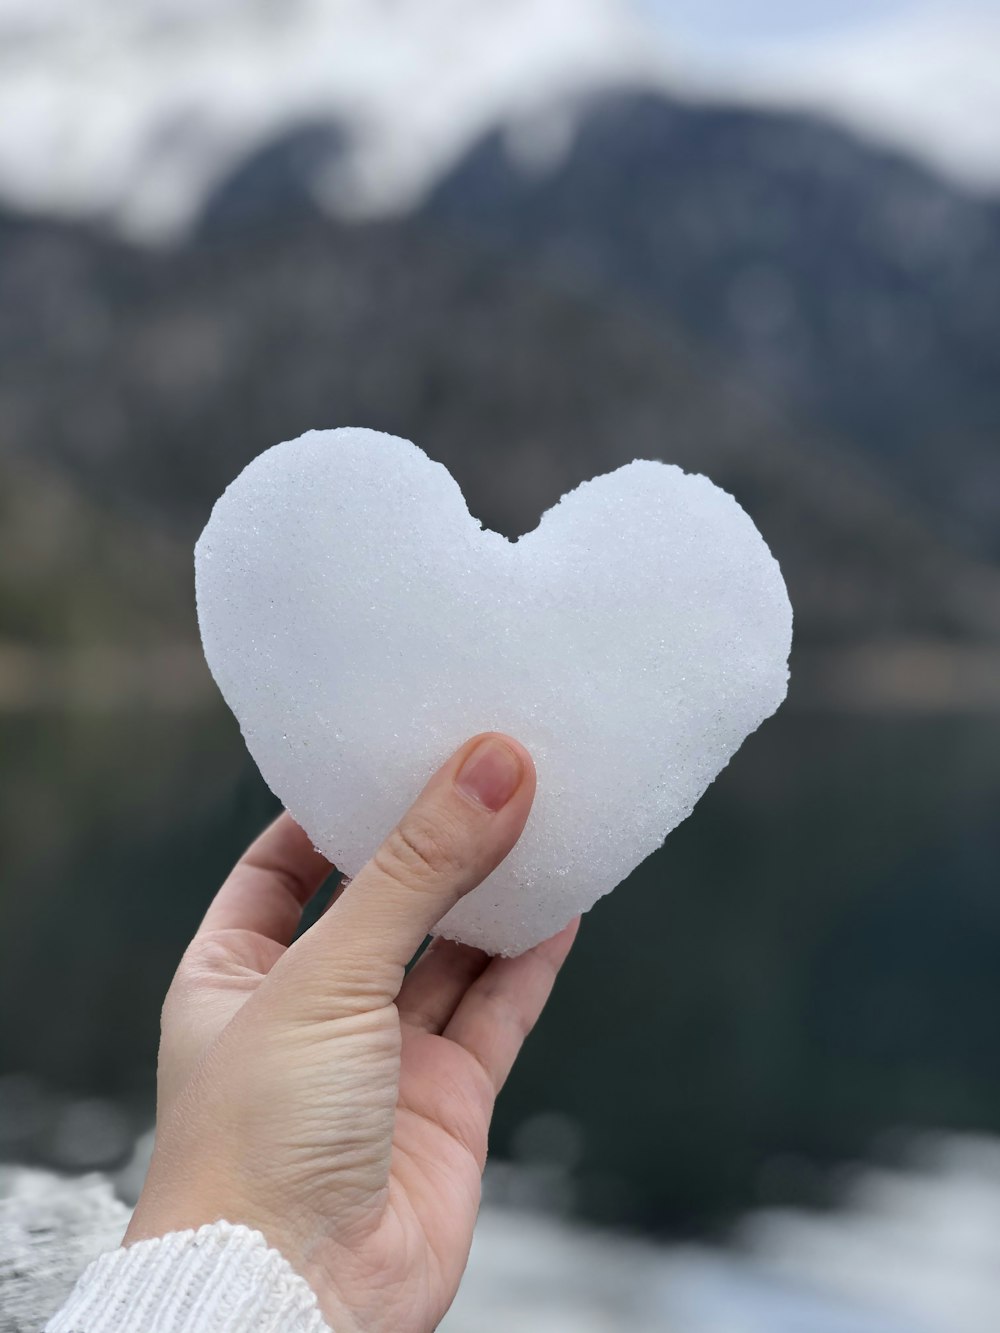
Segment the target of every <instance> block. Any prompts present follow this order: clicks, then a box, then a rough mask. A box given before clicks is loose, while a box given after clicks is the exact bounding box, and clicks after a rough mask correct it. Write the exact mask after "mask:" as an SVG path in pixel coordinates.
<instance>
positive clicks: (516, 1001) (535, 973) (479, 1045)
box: [443, 917, 580, 1092]
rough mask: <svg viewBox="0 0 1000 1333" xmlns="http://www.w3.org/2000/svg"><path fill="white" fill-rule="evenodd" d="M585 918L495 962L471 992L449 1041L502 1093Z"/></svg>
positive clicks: (450, 1029) (449, 1027) (453, 1020)
mask: <svg viewBox="0 0 1000 1333" xmlns="http://www.w3.org/2000/svg"><path fill="white" fill-rule="evenodd" d="M579 925H580V918H579V917H577V918H576V919H575V920H574V921H571V922H570V923H569V925H568V926H566V927H565V929H564V930H561V931H560V932H559V934H558V935H553V936H552V938H551V939H550V940H545V941H544V942H543V943H542V944H536V945H535V947H534V948H533V949H529V950H528V952H527V953H523V954H521V955H520V956H519V957H517V958H494V959H493V960H492V961H491V962H490V964H489V966H488V967H487V968H486V970H485V971H484V972H483V974H482V975H481V976H480V977H479V979H478V980H477V981H474V982H473V984H472V985H471V986H470V987H469V990H468V992H467V993H466V995H465V997H464V998H463V999H462V1000H461V1002H460V1003H459V1005H458V1008H457V1009H456V1010H455V1013H454V1014H453V1016H452V1018H451V1020H450V1021H449V1023H448V1024H447V1026H446V1027H445V1029H444V1033H443V1035H444V1036H445V1037H447V1038H448V1039H449V1041H453V1042H455V1043H456V1044H457V1045H459V1046H461V1047H463V1048H464V1049H465V1050H467V1051H468V1052H469V1054H470V1055H471V1056H473V1057H474V1059H475V1060H476V1061H477V1062H478V1063H479V1064H480V1065H482V1067H483V1068H484V1069H485V1070H486V1073H487V1074H488V1076H489V1078H490V1080H491V1081H492V1083H493V1087H494V1090H495V1091H496V1092H499V1091H500V1089H501V1088H502V1087H503V1085H504V1083H505V1082H506V1081H507V1075H508V1074H509V1073H510V1071H511V1067H512V1066H513V1064H514V1061H515V1060H516V1059H517V1054H518V1052H519V1051H520V1049H521V1047H522V1046H523V1044H524V1039H525V1038H526V1037H527V1035H528V1033H529V1032H530V1031H531V1029H532V1028H533V1027H534V1026H535V1023H536V1022H537V1021H538V1016H539V1014H540V1013H541V1012H542V1010H543V1008H544V1007H545V1001H546V1000H547V999H548V998H549V994H550V993H551V991H552V987H553V985H554V984H555V979H556V977H557V976H558V974H559V969H560V968H561V967H562V965H563V963H564V961H565V959H566V955H567V954H568V953H569V951H570V948H571V946H572V944H573V940H574V939H575V938H576V932H577V929H578V927H579Z"/></svg>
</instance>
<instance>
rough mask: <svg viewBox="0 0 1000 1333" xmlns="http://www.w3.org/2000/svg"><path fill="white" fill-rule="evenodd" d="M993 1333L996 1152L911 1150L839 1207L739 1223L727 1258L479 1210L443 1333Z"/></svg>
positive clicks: (997, 1246) (723, 1252) (868, 1174)
mask: <svg viewBox="0 0 1000 1333" xmlns="http://www.w3.org/2000/svg"><path fill="white" fill-rule="evenodd" d="M511 1328H524V1329H529V1330H532V1333H571V1330H572V1333H612V1330H630V1331H631V1333H647V1330H649V1331H652V1330H658V1333H996V1330H998V1329H1000V1144H998V1143H997V1142H994V1141H991V1140H985V1139H972V1138H963V1139H960V1138H941V1139H934V1140H928V1141H926V1142H925V1143H924V1144H923V1145H922V1147H921V1148H920V1150H919V1151H918V1152H915V1153H914V1159H913V1164H912V1166H911V1167H910V1169H908V1170H906V1171H898V1172H897V1171H893V1172H887V1171H877V1170H873V1169H861V1170H859V1171H858V1172H857V1173H856V1174H855V1175H854V1183H853V1184H852V1185H851V1187H850V1188H849V1189H848V1190H847V1191H846V1193H845V1195H844V1198H843V1201H842V1205H841V1207H840V1208H839V1209H837V1210H835V1211H832V1212H829V1213H824V1214H818V1213H812V1214H809V1213H804V1212H798V1211H776V1210H775V1211H767V1212H760V1213H756V1214H752V1215H750V1216H749V1217H748V1218H747V1219H746V1220H745V1221H744V1222H743V1224H742V1225H741V1226H740V1228H739V1230H738V1232H737V1234H736V1235H735V1236H734V1239H733V1243H732V1245H731V1247H729V1248H728V1249H709V1248H698V1247H693V1246H673V1247H672V1246H654V1245H649V1244H645V1243H643V1242H640V1241H635V1240H627V1239H622V1238H618V1237H613V1236H605V1235H602V1234H600V1233H594V1232H588V1231H585V1230H578V1229H575V1228H573V1227H571V1226H570V1225H569V1224H567V1223H565V1222H561V1221H555V1220H551V1219H544V1218H538V1217H532V1216H530V1215H523V1214H519V1213H517V1212H511V1211H506V1210H502V1209H498V1208H489V1207H488V1208H485V1209H484V1211H483V1214H482V1217H481V1220H480V1225H479V1230H478V1232H477V1235H476V1240H475V1243H474V1245H473V1251H472V1259H471V1262H470V1265H469V1271H468V1274H467V1277H466V1281H465V1284H464V1286H463V1288H462V1291H461V1293H460V1295H459V1297H458V1300H457V1301H456V1303H455V1306H454V1307H453V1309H452V1311H451V1313H450V1315H449V1316H448V1318H447V1319H446V1320H445V1322H444V1324H443V1325H442V1330H443V1333H501V1330H509V1329H511Z"/></svg>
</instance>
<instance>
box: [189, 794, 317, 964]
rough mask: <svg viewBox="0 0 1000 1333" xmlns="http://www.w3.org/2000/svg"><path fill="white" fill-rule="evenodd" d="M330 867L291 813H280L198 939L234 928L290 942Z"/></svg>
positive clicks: (222, 893) (239, 867)
mask: <svg viewBox="0 0 1000 1333" xmlns="http://www.w3.org/2000/svg"><path fill="white" fill-rule="evenodd" d="M331 869H332V866H331V865H330V862H329V861H327V859H326V858H325V857H324V856H321V855H320V854H319V852H317V851H316V850H315V849H314V848H313V845H312V843H311V842H310V841H309V837H308V835H307V834H306V833H304V832H303V830H302V829H301V828H299V826H298V824H296V823H295V821H294V819H292V817H291V815H289V814H288V813H287V812H286V813H284V814H281V815H279V816H278V818H277V819H276V820H275V821H274V823H273V824H271V825H270V827H269V828H266V829H265V830H264V832H263V833H262V834H261V835H260V837H259V838H257V840H256V841H255V842H253V843H252V844H251V845H250V846H249V847H248V848H247V850H246V851H245V852H244V853H243V855H242V856H241V857H240V859H239V861H237V863H236V865H235V866H234V867H233V869H232V871H231V873H230V874H229V876H228V878H227V879H226V882H225V883H224V884H223V886H222V888H221V889H219V891H218V893H217V894H216V895H215V898H214V899H213V900H212V904H211V906H210V907H209V909H208V911H207V912H206V913H205V917H204V920H203V921H202V923H201V925H200V926H199V927H198V934H197V935H196V936H195V938H196V939H197V938H198V936H201V935H205V934H207V933H208V932H209V931H215V930H229V929H234V928H235V929H239V930H252V931H255V932H256V933H257V934H259V935H266V936H267V938H268V939H271V940H274V941H276V942H277V943H278V944H290V943H291V942H292V939H293V938H294V935H295V932H296V930H297V929H298V926H299V922H300V920H301V919H302V910H303V908H304V907H305V906H306V904H307V903H308V902H309V900H310V898H312V896H313V894H315V893H316V891H317V890H318V889H319V888H320V886H321V885H322V883H323V881H324V880H325V879H326V877H327V876H328V875H329V873H330V871H331Z"/></svg>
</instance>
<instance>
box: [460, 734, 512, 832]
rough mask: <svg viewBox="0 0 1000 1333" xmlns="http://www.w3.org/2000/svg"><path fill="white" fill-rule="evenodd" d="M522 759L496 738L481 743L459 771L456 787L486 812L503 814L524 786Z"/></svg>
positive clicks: (491, 737) (489, 738) (488, 738)
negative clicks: (504, 809)
mask: <svg viewBox="0 0 1000 1333" xmlns="http://www.w3.org/2000/svg"><path fill="white" fill-rule="evenodd" d="M523 777H524V765H523V764H522V762H521V758H520V755H517V754H515V753H514V751H513V750H512V749H511V748H510V746H509V745H505V744H504V743H503V741H499V740H497V739H496V738H495V737H493V736H489V737H487V738H486V739H485V740H481V741H480V742H479V744H478V745H477V746H476V748H475V749H474V750H473V751H472V753H471V754H470V755H469V756H468V758H467V759H466V761H465V763H464V764H463V765H462V767H461V768H460V769H459V770H458V774H457V776H456V778H455V786H456V787H457V788H458V790H459V791H460V792H461V793H462V795H463V796H468V797H469V798H470V800H473V801H475V802H476V804H477V805H481V806H482V807H483V808H484V809H485V810H492V811H493V812H494V813H495V812H496V811H497V810H502V809H503V807H504V806H505V805H506V804H507V802H508V801H509V800H510V798H511V797H512V796H513V795H514V793H515V792H516V791H517V789H518V787H519V786H520V785H521V779H522V778H523Z"/></svg>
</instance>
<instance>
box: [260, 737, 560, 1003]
mask: <svg viewBox="0 0 1000 1333" xmlns="http://www.w3.org/2000/svg"><path fill="white" fill-rule="evenodd" d="M534 792H535V769H534V765H533V764H532V762H531V757H530V755H529V754H528V752H527V751H526V750H525V749H524V747H523V746H522V745H519V744H518V742H517V741H514V740H511V739H510V738H509V737H506V736H500V735H498V734H496V733H493V732H488V733H485V734H484V735H481V736H476V737H473V739H472V740H470V741H468V742H467V743H466V744H465V745H463V746H462V747H461V749H460V750H458V751H457V752H456V753H455V754H454V755H452V757H451V758H450V759H449V760H448V761H447V763H446V764H444V766H443V767H442V768H440V769H439V770H438V772H437V773H435V774H434V776H433V777H432V778H431V779H430V781H429V782H428V783H427V785H426V787H424V789H423V791H422V792H421V793H420V795H419V796H418V797H417V799H416V801H415V802H414V804H413V805H412V806H411V808H410V809H409V810H408V811H407V812H406V814H405V815H404V816H403V817H402V819H401V820H400V821H399V823H398V824H397V826H396V828H395V829H394V830H393V831H392V832H391V833H390V834H389V836H388V837H387V838H386V840H385V842H384V843H383V844H382V846H381V847H380V848H379V850H378V851H377V852H376V853H375V855H374V856H373V857H372V859H371V861H369V863H368V864H367V865H366V866H365V867H364V868H363V869H362V870H361V871H359V873H358V875H357V876H356V878H355V879H354V880H352V881H351V883H350V884H349V885H348V886H347V888H346V889H345V891H344V893H343V894H342V895H341V897H340V899H339V901H338V902H337V904H336V905H335V906H334V908H333V909H332V910H331V911H329V912H327V913H326V915H325V916H323V917H322V918H321V919H320V920H319V921H317V923H316V924H315V926H313V928H312V930H310V931H308V932H307V933H306V934H305V935H304V936H303V937H302V938H301V939H299V940H298V941H297V942H296V944H295V945H294V947H293V948H292V949H290V950H289V951H288V953H287V954H286V955H285V957H284V958H283V959H282V960H281V962H280V963H279V964H278V966H277V967H276V968H275V969H274V970H273V971H272V973H271V975H270V978H269V980H270V981H271V983H272V984H271V993H272V995H273V996H274V1002H275V1003H280V1004H281V1005H282V1006H283V1007H284V1009H285V1011H286V1013H287V1015H288V1016H289V1017H291V1018H294V1017H295V1016H298V1017H300V1018H306V1019H323V1018H330V1017H336V1016H340V1015H344V1014H357V1013H361V1012H365V1011H367V1010H372V1009H376V1008H380V1007H383V1006H385V1005H387V1004H390V1003H391V1002H392V1001H393V1000H394V999H395V998H396V995H397V994H398V992H399V989H400V985H401V983H402V980H403V971H404V969H405V967H406V964H407V963H408V962H409V960H410V959H411V958H412V957H413V955H414V954H415V953H416V951H417V949H418V948H419V946H420V944H421V943H422V941H423V940H424V938H425V936H426V935H427V934H428V932H429V931H430V930H431V929H432V928H433V927H434V926H435V925H436V924H437V922H438V921H439V920H440V919H441V917H443V916H444V914H445V913H446V912H447V911H448V910H449V909H450V908H452V907H453V906H454V905H455V903H456V902H457V901H458V900H459V898H461V897H462V895H463V894H465V893H468V891H469V890H470V889H473V888H475V887H476V886H477V885H478V884H480V883H481V882H482V881H483V880H484V879H485V878H486V876H487V875H488V874H490V872H491V871H492V870H494V869H495V868H496V867H497V866H498V865H499V864H500V862H501V861H502V860H503V858H504V857H505V856H506V855H507V853H508V852H509V851H510V849H511V848H512V847H513V845H514V843H515V842H516V841H517V839H518V837H519V836H520V833H521V830H522V829H523V828H524V823H525V820H526V819H527V817H528V811H529V809H530V808H531V802H532V799H533V797H534ZM279 993H280V999H279Z"/></svg>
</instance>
